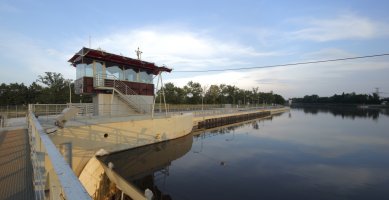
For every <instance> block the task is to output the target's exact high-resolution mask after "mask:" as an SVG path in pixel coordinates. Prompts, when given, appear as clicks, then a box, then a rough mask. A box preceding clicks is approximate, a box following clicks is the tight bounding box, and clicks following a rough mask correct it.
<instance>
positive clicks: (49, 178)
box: [28, 111, 91, 200]
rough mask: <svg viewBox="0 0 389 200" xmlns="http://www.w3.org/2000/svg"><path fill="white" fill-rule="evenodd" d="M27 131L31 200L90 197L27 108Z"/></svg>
mask: <svg viewBox="0 0 389 200" xmlns="http://www.w3.org/2000/svg"><path fill="white" fill-rule="evenodd" d="M28 132H29V140H30V148H31V162H32V166H33V174H34V176H33V178H34V190H35V199H37V200H41V199H91V197H90V196H89V195H88V193H87V191H86V190H85V188H84V187H83V186H82V184H81V183H80V181H79V180H78V178H77V176H76V175H75V174H74V173H73V171H72V169H71V168H70V166H69V164H68V163H66V161H65V159H64V158H63V156H62V155H61V154H60V153H59V151H58V149H57V148H56V146H55V145H54V144H53V142H52V141H51V139H50V138H49V136H48V135H47V134H46V133H45V131H44V130H43V128H42V126H41V125H40V123H39V121H38V120H37V119H36V117H35V114H34V113H33V112H31V111H30V112H29V114H28Z"/></svg>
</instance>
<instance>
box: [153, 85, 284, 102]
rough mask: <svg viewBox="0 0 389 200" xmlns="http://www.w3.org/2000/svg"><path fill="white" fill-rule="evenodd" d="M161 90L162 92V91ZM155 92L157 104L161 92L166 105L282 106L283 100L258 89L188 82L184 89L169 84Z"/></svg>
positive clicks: (278, 96)
mask: <svg viewBox="0 0 389 200" xmlns="http://www.w3.org/2000/svg"><path fill="white" fill-rule="evenodd" d="M162 89H163V90H162ZM162 89H160V90H159V91H158V92H157V97H156V98H157V102H159V101H160V100H161V102H163V99H162V98H163V97H162V91H163V92H164V93H165V99H166V103H169V104H201V103H204V104H243V105H247V104H284V103H285V99H284V98H283V97H282V96H281V95H279V94H274V93H273V92H260V91H259V88H258V87H254V88H252V89H251V90H245V89H240V88H238V87H236V86H234V85H226V84H220V85H210V86H209V87H208V86H202V85H201V84H200V83H197V82H193V81H189V82H188V83H187V84H186V85H185V86H184V87H178V86H176V85H174V84H173V83H171V82H169V83H166V84H165V85H164V87H163V88H162Z"/></svg>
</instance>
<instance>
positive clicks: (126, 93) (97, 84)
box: [93, 74, 151, 114]
mask: <svg viewBox="0 0 389 200" xmlns="http://www.w3.org/2000/svg"><path fill="white" fill-rule="evenodd" d="M93 86H94V88H95V89H102V90H112V91H113V92H114V93H115V94H116V95H117V96H118V97H119V98H120V99H121V100H122V101H123V102H125V103H126V104H127V105H128V106H129V107H130V108H132V109H133V110H134V111H136V112H137V113H141V114H146V113H151V105H150V104H147V102H146V101H145V100H144V99H143V98H142V97H141V96H139V95H138V94H137V93H136V92H134V90H132V89H131V88H130V87H128V86H127V85H126V84H125V83H123V82H122V81H120V80H119V79H118V78H117V77H115V76H113V75H103V74H97V75H96V76H95V77H94V79H93Z"/></svg>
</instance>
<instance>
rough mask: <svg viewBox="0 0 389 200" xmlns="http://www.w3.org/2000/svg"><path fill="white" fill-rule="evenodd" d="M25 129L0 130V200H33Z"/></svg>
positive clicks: (30, 166)
mask: <svg viewBox="0 0 389 200" xmlns="http://www.w3.org/2000/svg"><path fill="white" fill-rule="evenodd" d="M32 176H33V175H32V165H31V161H30V148H29V145H28V133H27V130H26V129H19V130H0V200H2V199H7V200H8V199H9V200H11V199H13V200H17V199H34V197H35V193H34V189H33V184H32Z"/></svg>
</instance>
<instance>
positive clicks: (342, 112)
mask: <svg viewBox="0 0 389 200" xmlns="http://www.w3.org/2000/svg"><path fill="white" fill-rule="evenodd" d="M294 109H300V110H303V111H304V113H309V114H314V115H315V114H318V113H319V112H320V113H331V114H333V115H334V116H340V117H342V118H351V119H355V118H372V119H373V120H375V119H378V117H379V115H380V114H381V115H386V116H389V109H382V108H357V107H355V106H344V107H339V106H315V105H311V106H301V107H299V106H294Z"/></svg>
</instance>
